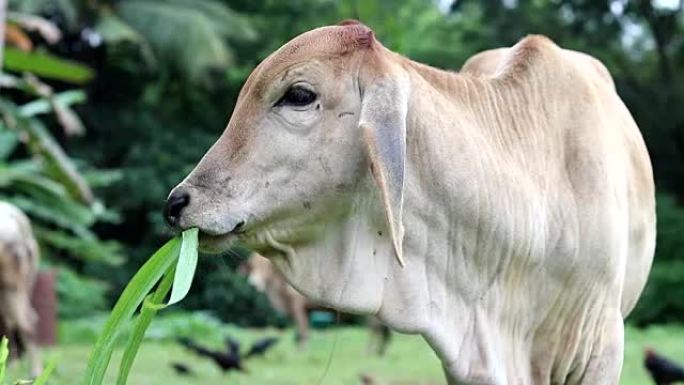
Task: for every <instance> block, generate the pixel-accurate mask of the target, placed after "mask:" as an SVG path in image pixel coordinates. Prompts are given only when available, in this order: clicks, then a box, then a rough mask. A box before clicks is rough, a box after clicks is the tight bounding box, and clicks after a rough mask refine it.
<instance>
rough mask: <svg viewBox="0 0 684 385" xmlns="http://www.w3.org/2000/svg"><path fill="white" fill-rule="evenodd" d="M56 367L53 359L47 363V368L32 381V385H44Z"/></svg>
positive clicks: (55, 359) (55, 360) (55, 361)
mask: <svg viewBox="0 0 684 385" xmlns="http://www.w3.org/2000/svg"><path fill="white" fill-rule="evenodd" d="M56 366H57V358H53V359H51V360H50V362H48V364H47V366H46V367H45V369H43V372H42V373H41V374H40V376H38V378H36V379H35V380H34V381H33V384H32V385H45V384H46V383H47V380H48V378H50V374H52V371H53V370H55V367H56Z"/></svg>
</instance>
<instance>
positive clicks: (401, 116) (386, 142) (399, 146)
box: [359, 78, 408, 267]
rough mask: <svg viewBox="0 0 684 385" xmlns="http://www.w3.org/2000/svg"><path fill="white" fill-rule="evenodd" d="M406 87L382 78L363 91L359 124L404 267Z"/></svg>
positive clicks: (396, 251)
mask: <svg viewBox="0 0 684 385" xmlns="http://www.w3.org/2000/svg"><path fill="white" fill-rule="evenodd" d="M407 110H408V85H407V84H406V82H401V81H399V80H398V79H391V78H383V79H378V80H376V81H374V82H372V84H370V85H369V86H368V87H367V88H366V89H365V91H364V94H363V98H362V105H361V117H360V120H359V125H360V127H361V130H362V132H363V136H364V142H365V144H366V146H367V148H368V154H369V158H370V162H371V171H372V173H373V178H374V179H375V182H376V184H377V185H378V188H379V190H380V196H381V197H382V200H383V204H384V207H385V212H386V213H387V221H388V223H389V230H390V237H391V238H392V244H393V247H394V252H395V255H396V257H397V261H399V264H400V265H401V266H402V267H403V266H404V258H403V255H402V245H403V238H404V226H403V224H402V205H403V201H404V175H405V168H406V167H405V165H406V114H407Z"/></svg>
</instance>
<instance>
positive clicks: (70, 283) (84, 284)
mask: <svg viewBox="0 0 684 385" xmlns="http://www.w3.org/2000/svg"><path fill="white" fill-rule="evenodd" d="M56 289H57V297H58V298H59V307H58V309H57V315H58V317H59V319H60V320H68V319H76V318H81V317H90V316H93V315H95V314H97V313H98V312H101V311H104V310H107V308H108V306H107V297H106V295H107V285H106V283H104V282H102V281H99V280H95V279H92V278H88V277H84V276H82V275H79V274H76V273H75V272H74V271H73V270H72V269H68V268H59V270H58V273H57V288H56Z"/></svg>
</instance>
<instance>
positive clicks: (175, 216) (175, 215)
mask: <svg viewBox="0 0 684 385" xmlns="http://www.w3.org/2000/svg"><path fill="white" fill-rule="evenodd" d="M188 203H190V195H189V194H188V193H186V192H185V191H174V192H173V193H172V194H171V196H169V198H168V199H167V200H166V207H165V208H164V217H165V218H166V222H168V224H169V225H171V226H176V225H178V221H179V220H180V216H181V212H182V211H183V208H185V206H187V205H188Z"/></svg>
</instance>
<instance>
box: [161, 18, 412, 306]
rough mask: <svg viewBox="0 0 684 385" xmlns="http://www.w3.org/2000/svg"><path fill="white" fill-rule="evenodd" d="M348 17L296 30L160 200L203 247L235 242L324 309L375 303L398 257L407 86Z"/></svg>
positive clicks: (393, 62) (388, 56)
mask: <svg viewBox="0 0 684 385" xmlns="http://www.w3.org/2000/svg"><path fill="white" fill-rule="evenodd" d="M400 63H401V60H400V59H398V57H397V56H396V55H394V54H392V53H391V52H390V51H388V50H387V49H385V48H384V47H383V46H382V45H381V44H380V43H378V42H377V40H375V38H374V35H373V32H372V31H371V30H370V29H369V28H367V27H366V26H364V25H362V24H360V23H357V22H344V23H341V24H340V25H337V26H331V27H324V28H320V29H316V30H313V31H310V32H307V33H304V34H302V35H300V36H298V37H297V38H295V39H293V40H292V41H290V42H289V43H287V44H286V45H284V46H283V47H281V48H280V49H279V50H278V51H276V52H275V53H273V54H272V55H270V56H269V57H268V58H267V59H266V60H264V61H263V62H262V63H261V64H260V65H259V66H258V67H257V68H256V69H255V70H254V71H253V72H252V74H251V75H250V76H249V78H248V79H247V82H246V83H245V85H244V87H243V88H242V91H241V92H240V95H239V98H238V101H237V103H236V106H235V110H234V111H233V115H232V117H231V119H230V122H229V123H228V127H227V128H226V130H225V132H224V133H223V135H222V136H221V137H220V138H219V140H218V141H217V142H216V143H215V144H214V145H213V147H212V148H211V149H210V150H209V151H208V152H207V154H206V155H205V156H204V158H203V159H202V160H201V162H200V163H199V164H198V165H197V167H196V168H195V169H194V170H193V171H192V173H190V175H189V176H188V177H187V178H186V179H185V180H184V181H183V182H182V183H181V184H179V185H178V186H177V187H176V188H174V189H173V191H172V192H171V194H170V195H169V198H168V202H167V209H166V215H167V218H168V221H169V222H170V223H171V224H172V225H174V226H176V227H178V228H182V229H185V228H190V227H198V228H199V229H200V233H201V238H200V244H201V247H202V248H203V249H204V251H209V252H221V251H223V250H225V249H226V248H228V247H230V246H231V245H232V244H233V243H234V242H235V241H238V240H239V241H242V242H243V243H245V244H247V245H248V246H250V247H251V248H253V249H254V250H255V251H257V252H259V253H261V254H263V255H265V256H267V257H269V258H270V259H272V260H273V261H274V262H275V263H276V264H277V265H278V266H279V268H280V269H281V270H282V271H283V273H284V274H285V275H286V276H287V277H288V279H289V280H290V282H291V283H292V284H293V285H295V286H296V287H297V288H298V289H300V290H301V291H303V292H304V293H305V294H307V295H309V296H311V297H313V298H314V299H315V300H317V301H320V302H322V303H327V304H330V305H332V306H336V307H339V308H346V309H348V310H356V311H374V310H377V308H378V306H380V300H381V299H380V295H381V294H379V293H378V294H377V295H376V294H369V293H371V291H375V292H381V291H382V287H381V286H382V276H383V275H385V274H386V271H387V269H388V264H390V263H393V261H394V258H398V260H399V261H400V262H401V263H403V261H402V254H401V250H402V237H403V227H402V225H401V213H402V199H403V197H402V194H403V185H404V162H405V161H404V158H405V137H406V114H407V105H408V101H407V100H408V92H409V90H408V80H407V75H406V73H405V72H404V70H403V69H402V67H401V64H400Z"/></svg>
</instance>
